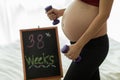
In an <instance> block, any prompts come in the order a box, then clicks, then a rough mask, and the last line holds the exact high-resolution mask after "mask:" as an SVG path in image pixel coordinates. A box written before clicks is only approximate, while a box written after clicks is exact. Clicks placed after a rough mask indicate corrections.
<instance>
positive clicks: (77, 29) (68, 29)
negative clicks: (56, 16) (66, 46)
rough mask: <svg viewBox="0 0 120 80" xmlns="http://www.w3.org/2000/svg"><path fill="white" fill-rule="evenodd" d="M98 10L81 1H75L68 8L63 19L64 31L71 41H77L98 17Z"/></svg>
mask: <svg viewBox="0 0 120 80" xmlns="http://www.w3.org/2000/svg"><path fill="white" fill-rule="evenodd" d="M97 13H98V8H97V7H95V6H91V5H88V4H86V3H84V2H81V1H80V0H74V1H73V2H72V3H71V4H70V5H69V6H68V8H66V10H65V12H64V15H63V18H62V29H63V32H64V34H65V35H66V36H67V38H68V39H69V40H70V41H77V40H78V39H79V38H80V37H81V35H82V34H83V33H84V32H85V31H86V29H87V28H88V27H89V25H90V23H91V22H92V21H93V19H94V18H95V17H96V15H97Z"/></svg>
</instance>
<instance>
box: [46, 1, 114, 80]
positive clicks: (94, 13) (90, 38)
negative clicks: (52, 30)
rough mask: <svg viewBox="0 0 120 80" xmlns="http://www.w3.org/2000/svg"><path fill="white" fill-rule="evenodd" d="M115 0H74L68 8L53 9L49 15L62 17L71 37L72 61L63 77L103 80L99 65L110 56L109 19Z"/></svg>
mask: <svg viewBox="0 0 120 80" xmlns="http://www.w3.org/2000/svg"><path fill="white" fill-rule="evenodd" d="M112 4H113V0H73V2H72V3H71V4H70V5H69V6H68V7H67V8H66V9H60V10H58V9H54V8H53V9H51V10H50V11H48V12H47V16H48V17H49V18H50V19H51V20H55V19H56V18H59V17H61V16H63V18H62V29H63V32H64V33H65V35H66V37H67V38H68V39H69V40H70V43H71V45H70V46H69V51H68V52H67V53H66V54H65V56H67V57H68V58H69V59H72V60H75V59H76V58H77V57H78V56H81V57H82V60H81V61H80V62H74V61H73V62H72V63H71V65H70V67H69V69H68V71H67V73H66V75H65V77H64V80H100V74H99V66H100V65H101V64H102V62H103V61H104V59H105V58H106V56H107V53H108V50H109V41H108V36H107V19H108V18H109V16H110V12H111V8H112Z"/></svg>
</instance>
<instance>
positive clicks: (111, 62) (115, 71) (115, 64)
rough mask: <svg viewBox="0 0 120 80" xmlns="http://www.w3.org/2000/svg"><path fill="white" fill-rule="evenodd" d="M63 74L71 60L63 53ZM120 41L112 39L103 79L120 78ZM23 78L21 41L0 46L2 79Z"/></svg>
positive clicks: (101, 70)
mask: <svg viewBox="0 0 120 80" xmlns="http://www.w3.org/2000/svg"><path fill="white" fill-rule="evenodd" d="M60 43H61V45H63V44H62V42H60ZM61 56H62V66H63V74H65V73H66V71H67V69H68V66H69V64H70V62H71V61H70V60H68V59H67V58H66V57H65V56H64V55H63V54H61ZM119 63H120V43H119V42H117V41H115V40H113V39H110V50H109V54H108V56H107V58H106V59H105V61H104V62H103V64H102V65H101V66H100V75H101V80H120V64H119ZM16 79H17V80H23V68H22V57H21V46H20V41H19V40H17V41H15V42H13V43H11V44H9V45H5V46H0V80H16Z"/></svg>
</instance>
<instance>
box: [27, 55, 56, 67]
mask: <svg viewBox="0 0 120 80" xmlns="http://www.w3.org/2000/svg"><path fill="white" fill-rule="evenodd" d="M25 60H26V62H27V64H28V66H29V69H31V68H32V67H35V68H40V67H43V68H48V67H56V66H55V64H54V55H45V53H42V55H41V56H34V55H32V56H31V57H30V56H25Z"/></svg>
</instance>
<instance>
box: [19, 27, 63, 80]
mask: <svg viewBox="0 0 120 80" xmlns="http://www.w3.org/2000/svg"><path fill="white" fill-rule="evenodd" d="M51 29H55V34H56V36H55V37H56V40H57V41H56V42H57V43H56V44H57V48H58V58H59V68H60V69H59V70H60V75H57V76H50V77H44V78H39V77H37V78H35V79H30V80H49V79H51V80H52V79H53V80H54V79H55V78H56V79H60V78H61V77H63V69H62V63H61V55H60V45H59V37H58V29H57V26H53V27H44V28H33V29H21V30H20V41H21V51H22V63H23V74H24V80H29V79H27V78H26V77H27V76H26V66H25V58H24V56H25V53H24V46H23V44H24V41H23V35H22V34H23V32H29V31H36V30H37V31H41V30H51Z"/></svg>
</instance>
